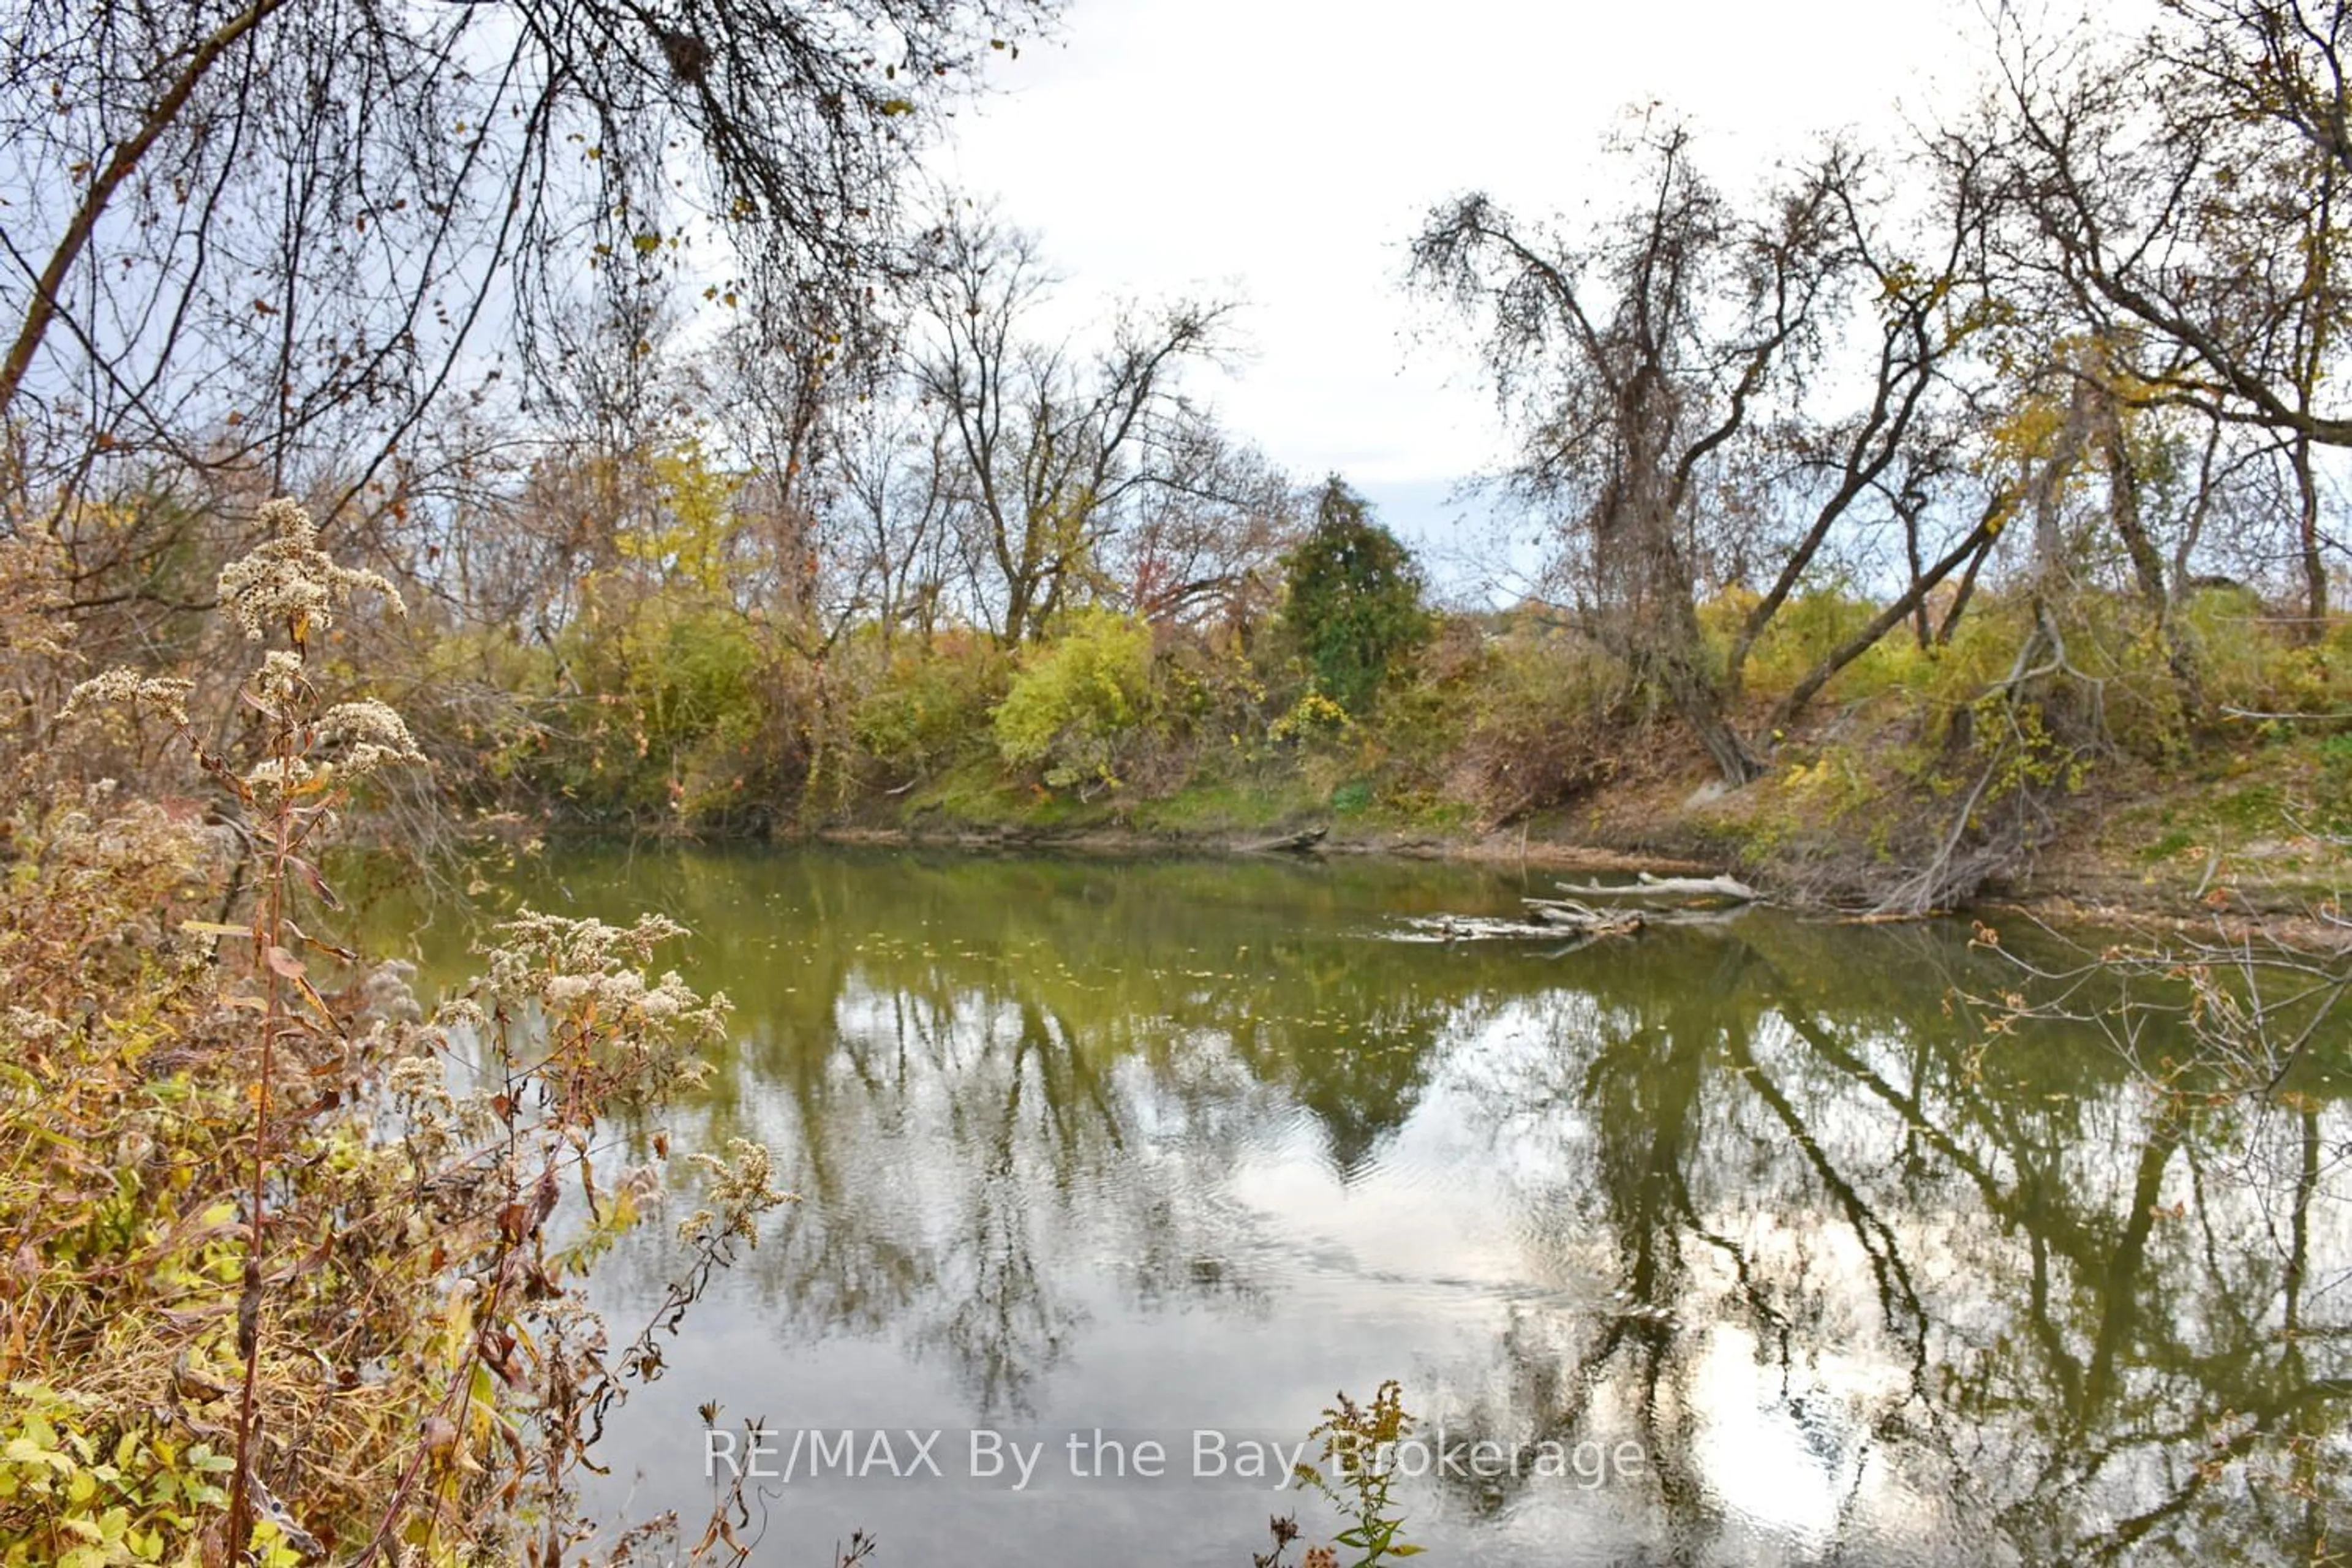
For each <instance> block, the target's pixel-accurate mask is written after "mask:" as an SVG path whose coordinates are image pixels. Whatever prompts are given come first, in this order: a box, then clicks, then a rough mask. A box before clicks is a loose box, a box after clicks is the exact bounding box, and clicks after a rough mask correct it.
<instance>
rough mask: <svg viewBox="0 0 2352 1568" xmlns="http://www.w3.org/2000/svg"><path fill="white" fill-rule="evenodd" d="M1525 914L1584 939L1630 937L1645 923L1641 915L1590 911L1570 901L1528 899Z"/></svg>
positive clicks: (1586, 907)
mask: <svg viewBox="0 0 2352 1568" xmlns="http://www.w3.org/2000/svg"><path fill="white" fill-rule="evenodd" d="M1522 901H1523V902H1524V903H1525V904H1526V905H1527V906H1528V913H1530V914H1532V915H1534V916H1535V918H1536V919H1537V920H1538V921H1541V922H1542V923H1543V924H1545V925H1548V926H1557V927H1559V929H1560V930H1562V931H1575V932H1577V933H1579V934H1580V935H1584V936H1596V937H1599V936H1632V935H1633V933H1634V932H1635V931H1640V930H1641V929H1642V927H1643V924H1644V923H1645V921H1646V918H1647V917H1645V916H1643V915H1641V914H1638V913H1633V912H1628V911H1622V910H1607V911H1603V910H1596V909H1593V908H1592V907H1591V906H1590V905H1588V904H1580V903H1577V902H1575V901H1574V900H1569V899H1527V900H1522Z"/></svg>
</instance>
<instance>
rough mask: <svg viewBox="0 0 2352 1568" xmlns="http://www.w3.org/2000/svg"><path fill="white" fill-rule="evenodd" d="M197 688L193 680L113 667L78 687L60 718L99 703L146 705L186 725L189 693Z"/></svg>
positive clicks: (104, 705) (109, 705) (132, 707)
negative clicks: (158, 676)
mask: <svg viewBox="0 0 2352 1568" xmlns="http://www.w3.org/2000/svg"><path fill="white" fill-rule="evenodd" d="M194 689H196V683H195V682H194V681H193V680H182V679H177V678H163V679H158V678H153V677H149V676H143V675H141V674H140V673H139V672H138V671H137V670H135V669H110V670H108V671H107V672H106V673H105V674H104V675H94V676H92V677H90V679H88V680H85V681H83V682H82V683H81V684H80V685H79V686H77V687H75V688H74V689H73V692H72V694H71V695H70V696H68V698H67V699H66V705H65V706H64V707H63V708H60V709H59V710H58V720H59V721H64V720H67V719H72V718H77V717H79V716H80V715H82V714H84V713H87V712H89V710H91V709H92V708H98V707H109V708H129V709H132V710H137V709H139V708H141V707H145V708H149V709H152V710H154V711H157V712H160V713H162V714H163V717H164V718H166V719H169V720H170V721H172V722H173V723H174V724H178V725H180V726H182V727H183V728H184V727H185V726H186V724H187V722H188V693H190V692H191V691H194Z"/></svg>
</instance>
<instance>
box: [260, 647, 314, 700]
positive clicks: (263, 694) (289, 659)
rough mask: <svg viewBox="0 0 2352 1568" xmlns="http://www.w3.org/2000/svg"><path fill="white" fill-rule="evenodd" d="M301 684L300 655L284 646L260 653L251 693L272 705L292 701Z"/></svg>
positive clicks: (297, 693)
mask: <svg viewBox="0 0 2352 1568" xmlns="http://www.w3.org/2000/svg"><path fill="white" fill-rule="evenodd" d="M302 686H303V680H302V656H301V655H300V654H299V653H294V652H291V651H289V650H288V649H286V648H282V647H276V648H271V649H270V650H269V651H268V653H266V654H264V655H262V658H261V668H259V669H257V670H255V671H254V672H253V694H254V695H255V696H256V697H257V698H259V699H260V700H262V701H263V702H265V703H268V704H269V705H271V706H274V707H278V708H283V707H285V706H287V705H288V704H289V703H290V702H292V701H293V700H294V699H295V698H296V697H297V696H298V695H299V693H300V692H301V690H302Z"/></svg>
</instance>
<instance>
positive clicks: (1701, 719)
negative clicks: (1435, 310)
mask: <svg viewBox="0 0 2352 1568" xmlns="http://www.w3.org/2000/svg"><path fill="white" fill-rule="evenodd" d="M1630 151H1631V152H1632V153H1633V157H1634V162H1635V171H1636V174H1637V178H1638V184H1636V188H1637V189H1639V190H1641V191H1642V192H1643V198H1642V200H1641V202H1640V203H1639V205H1633V206H1629V207H1628V208H1626V209H1625V210H1623V211H1622V212H1620V213H1618V214H1616V215H1614V216H1612V217H1610V218H1607V219H1604V220H1602V221H1601V223H1599V224H1598V225H1596V226H1591V227H1589V228H1584V229H1579V230H1572V231H1565V232H1563V231H1560V230H1558V229H1552V228H1545V227H1541V226H1526V225H1522V224H1520V223H1518V222H1517V221H1516V220H1514V219H1513V218H1512V217H1511V216H1510V215H1508V214H1507V213H1506V212H1504V211H1503V210H1502V209H1501V208H1500V207H1499V206H1497V205H1496V204H1495V203H1494V202H1493V201H1492V200H1491V199H1489V198H1488V197H1486V196H1484V195H1470V196H1465V197H1463V198H1460V199H1458V200H1455V201H1453V202H1449V203H1447V204H1445V205H1442V206H1440V207H1438V208H1437V209H1436V210H1435V211H1433V213H1432V214H1431V215H1430V216H1429V219H1428V221H1427V223H1426V224H1425V225H1424V226H1423V229H1422V231H1421V234H1420V236H1419V237H1418V238H1417V239H1416V240H1415V242H1414V247H1413V274H1414V277H1415V279H1417V280H1418V281H1419V282H1420V283H1421V284H1422V285H1423V287H1424V288H1426V289H1430V290H1432V291H1433V292H1435V293H1437V294H1439V295H1440V296H1442V297H1444V298H1446V299H1448V300H1451V301H1453V302H1454V304H1455V305H1456V306H1457V307H1458V308H1460V309H1461V310H1464V311H1465V313H1466V314H1468V315H1470V316H1471V317H1472V318H1473V319H1474V320H1475V321H1478V322H1479V323H1480V324H1481V326H1482V328H1483V331H1484V333H1485V350H1486V363H1487V368H1488V371H1489V374H1490V375H1491V377H1492V379H1493V380H1494V383H1495V384H1496V391H1497V394H1498V395H1499V397H1500V399H1501V401H1502V403H1503V405H1504V408H1505V411H1506V414H1507V417H1509V418H1510V419H1511V420H1512V422H1513V423H1514V424H1515V425H1516V426H1517V432H1518V446H1519V457H1518V461H1517V466H1516V467H1515V468H1514V470H1513V472H1512V479H1513V481H1514V483H1515V484H1516V486H1517V489H1518V490H1519V492H1520V493H1521V495H1522V496H1523V497H1525V498H1526V499H1528V500H1530V501H1531V502H1533V503H1535V504H1536V505H1537V506H1538V507H1540V508H1541V509H1543V510H1546V511H1548V512H1549V513H1550V514H1552V515H1553V516H1555V517H1556V518H1558V519H1559V521H1560V522H1561V523H1562V524H1563V525H1564V532H1563V542H1564V543H1565V545H1566V546H1567V548H1568V553H1569V559H1570V563H1571V564H1572V566H1573V567H1574V568H1575V574H1576V577H1577V580H1578V584H1579V587H1580V595H1581V596H1582V598H1583V600H1584V605H1583V608H1584V610H1585V614H1586V617H1587V620H1588V623H1589V625H1590V626H1591V630H1592V631H1593V633H1594V634H1595V635H1596V636H1597V637H1598V638H1599V639H1600V641H1601V644H1602V645H1603V646H1604V647H1608V648H1609V649H1610V650H1611V651H1612V653H1614V654H1615V655H1617V656H1618V657H1620V658H1623V659H1624V660H1625V661H1626V662H1627V664H1628V665H1629V666H1630V667H1631V668H1632V669H1633V672H1634V674H1635V675H1636V676H1637V677H1638V678H1639V679H1643V680H1644V681H1646V682H1648V683H1650V684H1651V685H1652V686H1653V688H1654V689H1656V690H1658V691H1659V692H1660V693H1661V694H1662V695H1663V696H1664V698H1665V700H1667V701H1668V702H1670V703H1671V704H1672V705H1673V707H1674V708H1675V710H1676V711H1677V712H1678V713H1679V714H1680V715H1681V716H1682V717H1683V719H1684V720H1685V721H1686V722H1687V723H1688V724H1689V726H1690V727H1691V729H1692V731H1694V733H1695V734H1696V736H1697V738H1698V740H1699V741H1700V742H1701V744H1702V745H1704V746H1705V747H1706V752H1707V753H1708V755H1709V756H1710V757H1712V758H1713V759H1714V761H1715V763H1716V765H1717V768H1718V769H1719V770H1720V772H1721V773H1722V774H1723V777H1724V778H1725V780H1726V781H1727V782H1729V783H1732V784H1744V783H1746V782H1747V781H1748V779H1750V778H1752V777H1754V776H1755V775H1756V773H1757V772H1758V771H1759V763H1758V762H1757V759H1756V757H1755V755H1754V753H1753V752H1751V751H1750V750H1749V748H1748V743H1747V742H1746V741H1745V739H1744V738H1743V737H1742V736H1741V734H1740V732H1739V731H1738V728H1737V727H1736V726H1735V725H1734V723H1733V721H1732V719H1731V716H1730V712H1729V700H1730V698H1731V696H1732V695H1733V693H1734V687H1733V684H1732V682H1733V679H1734V676H1733V671H1727V670H1726V669H1725V668H1723V666H1722V664H1721V662H1720V661H1719V660H1718V659H1717V657H1716V655H1715V654H1714V653H1713V652H1712V651H1711V650H1710V649H1709V647H1708V646H1707V644H1706V639H1705V637H1703V636H1702V633H1701V626H1700V621H1699V616H1698V601H1699V595H1700V592H1701V590H1702V588H1703V587H1706V586H1707V585H1708V584H1707V583H1706V560H1705V554H1706V549H1707V546H1708V543H1709V539H1708V534H1707V530H1708V521H1709V520H1708V518H1707V517H1706V507H1705V505H1704V502H1705V501H1706V498H1707V497H1708V494H1709V491H1710V487H1711V486H1712V485H1714V484H1715V483H1716V481H1717V477H1718V476H1719V475H1720V473H1721V472H1722V469H1723V468H1724V466H1725V465H1726V464H1727V463H1728V462H1730V461H1731V460H1732V459H1733V458H1736V457H1738V456H1739V455H1740V454H1741V453H1742V452H1743V451H1744V450H1747V449H1749V448H1752V447H1753V446H1754V445H1755V444H1756V443H1757V442H1758V441H1759V439H1760V438H1761V437H1762V435H1763V433H1764V431H1763V427H1764V426H1765V425H1766V424H1767V421H1768V416H1769V415H1771V414H1772V413H1774V412H1775V411H1776V410H1777V411H1779V412H1780V414H1782V415H1784V416H1795V415H1797V414H1798V413H1799V412H1800V402H1801V393H1802V392H1803V390H1804V389H1805V386H1806V384H1807V381H1808V375H1809V373H1810V371H1811V369H1812V368H1813V365H1814V363H1815V362H1816V360H1817V358H1818V355H1819V353H1820V351H1821V348H1822V342H1823V333H1824V330H1825V328H1826V327H1827V326H1828V324H1829V323H1830V321H1832V319H1833V318H1834V317H1835V316H1836V314H1837V312H1838V310H1839V309H1840V307H1841V306H1842V305H1843V303H1844V302H1845V300H1844V299H1843V295H1842V290H1843V288H1844V286H1845V285H1846V284H1847V283H1848V282H1849V281H1850V280H1851V279H1853V278H1854V277H1856V276H1857V275H1860V276H1864V277H1866V278H1869V279H1872V280H1873V281H1874V284H1875V286H1876V288H1877V289H1878V290H1879V292H1880V295H1881V297H1882V299H1883V300H1884V301H1885V303H1886V308H1885V312H1884V319H1883V331H1882V333H1881V334H1880V342H1879V343H1878V344H1877V345H1875V346H1876V351H1877V352H1876V353H1875V354H1874V363H1875V374H1874V376H1873V377H1872V378H1871V379H1870V382H1869V383H1868V384H1870V385H1872V386H1873V388H1874V392H1873V395H1872V397H1871V399H1870V401H1869V403H1868V405H1867V406H1866V411H1865V412H1864V413H1863V414H1862V415H1860V416H1856V417H1855V418H1853V420H1851V421H1849V422H1847V423H1846V424H1844V425H1843V426H1837V427H1835V428H1833V429H1823V430H1821V431H1819V432H1818V433H1817V436H1816V437H1815V438H1814V440H1813V442H1812V445H1813V446H1814V447H1816V449H1817V453H1818V455H1819V457H1820V459H1821V462H1822V466H1823V467H1825V468H1826V469H1827V470H1828V471H1829V472H1830V473H1831V474H1832V482H1831V483H1829V484H1828V485H1827V487H1826V489H1825V490H1824V491H1823V492H1822V500H1821V501H1820V502H1819V504H1818V506H1817V507H1816V508H1815V510H1814V511H1813V513H1812V515H1811V517H1810V518H1809V519H1808V520H1807V521H1805V522H1804V523H1803V524H1802V526H1801V528H1800V529H1799V531H1797V533H1796V535H1795V537H1793V538H1791V539H1790V540H1787V541H1785V542H1782V543H1781V545H1780V549H1781V551H1782V553H1781V555H1780V558H1779V559H1778V561H1777V562H1776V564H1775V568H1774V574H1773V579H1772V581H1771V583H1770V585H1769V589H1768V591H1767V592H1766V593H1765V594H1764V595H1762V597H1761V599H1760V601H1759V605H1758V607H1757V611H1756V614H1755V615H1754V616H1751V617H1750V618H1749V620H1748V624H1747V625H1746V626H1743V627H1742V628H1741V629H1740V631H1739V633H1738V639H1737V641H1736V643H1735V646H1734V649H1733V654H1732V662H1733V670H1734V671H1736V668H1737V665H1738V660H1739V659H1741V658H1744V656H1745V654H1746V652H1747V649H1748V647H1749V646H1750V645H1752V644H1753V642H1754V641H1755V638H1756V637H1757V636H1758V635H1759V634H1760V632H1761V631H1762V629H1763V627H1764V626H1765V625H1766V624H1768V623H1769V620H1770V618H1771V617H1772V616H1773V615H1774V614H1775V613H1776V612H1777V611H1778V610H1779V608H1780V605H1782V604H1783V603H1785V602H1786V601H1787V599H1788V597H1789V595H1790V593H1791V592H1792V591H1793V590H1794V589H1795V588H1796V586H1797V585H1798V584H1799V582H1800V581H1801V579H1802V578H1803V576H1804V574H1805V573H1806V572H1807V570H1808V569H1809V568H1810V567H1811V565H1812V564H1813V563H1814V561H1815V560H1816V558H1817V557H1818V555H1819V554H1820V552H1821V551H1822V546H1823V544H1824V543H1825V542H1826V541H1827V540H1828V539H1829V537H1830V534H1831V532H1832V529H1833V528H1834V527H1835V526H1836V525H1837V524H1838V522H1839V521H1841V520H1843V519H1844V518H1846V517H1847V516H1848V514H1849V512H1851V511H1852V510H1853V509H1854V508H1855V507H1856V506H1857V505H1858V504H1860V503H1862V502H1863V501H1864V500H1866V499H1868V498H1873V497H1874V496H1878V495H1881V494H1883V492H1882V491H1881V490H1880V489H1879V480H1880V479H1882V477H1883V476H1884V475H1885V473H1886V472H1887V470H1888V468H1889V466H1890V465H1891V464H1892V463H1893V462H1894V460H1895V455H1896V454H1897V453H1898V452H1899V451H1901V450H1902V449H1903V447H1904V445H1905V443H1906V441H1907V440H1908V439H1909V437H1910V435H1911V433H1912V431H1913V429H1914V426H1915V423H1916V419H1917V416H1918V413H1919V410H1920V408H1921V406H1922V405H1923V403H1924V401H1925V398H1926V395H1927V390H1928V389H1929V387H1930V385H1931V384H1932V383H1933V382H1934V379H1935V377H1936V376H1937V373H1938V369H1939V362H1940V360H1941V358H1942V356H1943V355H1944V354H1946V353H1948V352H1949V350H1950V348H1951V346H1952V344H1953V343H1954V342H1957V341H1958V337H1960V336H1962V335H1964V333H1963V332H1959V331H1955V330H1954V329H1953V328H1952V327H1951V326H1950V325H1949V324H1948V322H1947V321H1946V319H1945V317H1946V303H1945V302H1946V296H1947V294H1948V288H1947V286H1946V280H1947V279H1948V276H1949V268H1950V267H1951V266H1952V265H1953V264H1954V263H1955V261H1956V258H1957V257H1958V249H1957V248H1956V247H1946V251H1945V253H1944V254H1943V255H1942V256H1940V257H1938V258H1933V259H1932V260H1931V261H1930V263H1929V264H1928V265H1927V266H1926V267H1919V266H1917V265H1916V264H1911V263H1898V261H1897V258H1894V257H1892V256H1884V255H1880V254H1878V253H1877V251H1876V250H1875V248H1874V247H1875V244H1876V241H1875V239H1874V235H1873V233H1872V231H1871V228H1870V226H1869V223H1868V220H1867V216H1866V212H1865V205H1864V202H1863V201H1862V199H1861V198H1860V195H1859V193H1858V188H1857V182H1858V178H1859V168H1858V165H1857V163H1856V162H1855V160H1853V158H1852V157H1851V156H1850V155H1848V154H1847V153H1844V152H1843V151H1842V150H1840V149H1837V148H1832V149H1830V150H1828V151H1827V152H1826V153H1824V154H1823V155H1822V158H1821V159H1820V160H1819V161H1818V163H1815V164H1814V165H1812V166H1811V167H1810V168H1807V169H1805V170H1803V171H1801V173H1800V174H1798V175H1797V176H1796V177H1795V178H1793V179H1791V180H1790V181H1788V182H1786V183H1784V184H1782V185H1781V186H1780V187H1779V188H1778V189H1775V190H1773V191H1771V192H1769V195H1768V197H1767V199H1765V200H1764V201H1763V202H1761V203H1760V204H1759V205H1758V207H1757V208H1756V210H1755V211H1753V212H1748V211H1743V210H1741V209H1740V208H1739V207H1738V206H1736V205H1734V204H1733V203H1732V202H1730V201H1729V200H1727V198H1726V197H1725V196H1724V195H1723V194H1722V193H1721V192H1720V191H1718V190H1717V188H1716V187H1715V186H1714V185H1713V184H1710V183H1709V182H1708V181H1707V180H1706V178H1705V177H1704V176H1703V175H1702V174H1700V173H1699V171H1698V169H1697V167H1696V163H1694V161H1693V156H1692V148H1691V141H1690V135H1689V132H1687V131H1686V130H1685V129H1684V128H1683V127H1681V126H1680V125H1676V124H1672V123H1668V124H1664V125H1656V124H1645V126H1644V128H1643V134H1642V135H1641V137H1640V138H1639V139H1638V141H1637V142H1634V143H1633V146H1632V147H1631V149H1630ZM1939 267H1940V268H1941V270H1940V271H1939V270H1938V268H1939ZM1946 569H1947V570H1948V568H1946ZM1923 591H1924V590H1923ZM1903 613H1907V606H1906V610H1905V611H1904V612H1903ZM1900 618H1901V616H1900V614H1898V615H1897V616H1896V617H1895V620H1894V621H1892V622H1890V623H1889V624H1890V625H1891V624H1899V621H1900ZM1884 629H1885V627H1880V628H1879V631H1880V632H1883V631H1884ZM1875 635H1877V634H1876V633H1874V636H1875ZM1847 657H1849V658H1850V657H1852V656H1851V654H1849V655H1847ZM1823 679H1826V675H1824V677H1823ZM1815 684H1816V685H1817V684H1818V683H1817V682H1816V683H1815Z"/></svg>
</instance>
